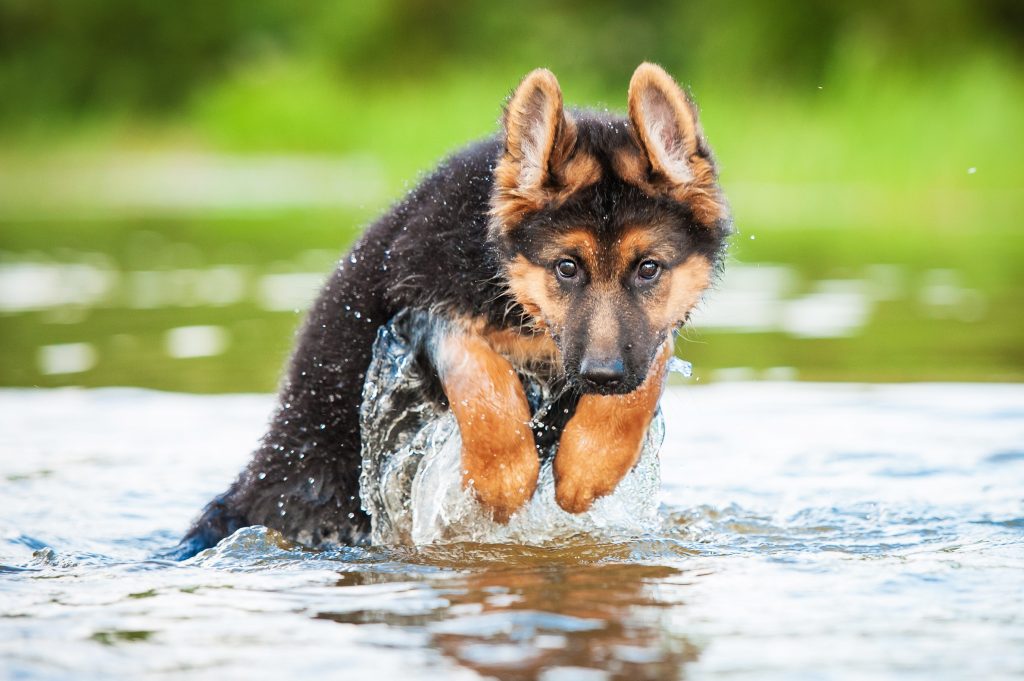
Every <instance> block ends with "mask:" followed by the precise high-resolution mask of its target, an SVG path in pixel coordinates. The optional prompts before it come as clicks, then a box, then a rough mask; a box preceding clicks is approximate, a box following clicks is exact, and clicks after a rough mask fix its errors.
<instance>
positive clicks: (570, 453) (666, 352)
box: [554, 339, 672, 513]
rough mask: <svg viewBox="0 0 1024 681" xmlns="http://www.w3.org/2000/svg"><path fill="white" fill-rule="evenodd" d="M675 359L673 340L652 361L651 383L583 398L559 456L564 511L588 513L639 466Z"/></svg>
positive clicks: (559, 486) (560, 498)
mask: <svg viewBox="0 0 1024 681" xmlns="http://www.w3.org/2000/svg"><path fill="white" fill-rule="evenodd" d="M671 356H672V341H671V339H670V340H668V341H666V342H665V343H664V344H663V345H662V347H661V349H660V350H659V351H658V354H657V356H656V357H655V358H654V361H653V362H652V363H651V368H650V369H649V370H648V373H647V379H646V380H645V381H644V382H643V384H641V386H640V387H639V388H637V389H636V390H634V391H633V392H631V393H627V394H625V395H584V396H582V397H581V398H580V401H579V404H578V405H577V407H576V413H575V414H574V415H573V417H572V419H571V420H570V421H569V423H568V424H567V425H566V426H565V430H564V431H562V438H561V440H560V442H559V444H558V454H557V455H555V464H554V469H555V500H556V501H558V505H559V506H561V507H562V508H563V509H565V510H566V511H568V512H569V513H582V512H583V511H586V510H588V509H589V508H590V506H591V505H592V504H593V503H594V500H595V499H597V498H598V497H603V496H605V495H606V494H609V493H611V492H612V491H613V490H614V489H615V487H616V485H618V484H619V482H620V481H621V480H622V478H624V477H625V476H626V473H628V472H629V471H630V470H631V469H632V468H633V466H634V465H635V464H636V462H637V459H638V458H639V457H640V449H641V447H642V446H643V441H644V436H645V435H646V434H647V428H648V427H649V426H650V425H651V419H653V418H654V412H655V410H656V409H657V407H658V400H659V399H660V398H661V394H662V392H663V391H664V389H665V375H666V373H667V367H668V359H669V357H671Z"/></svg>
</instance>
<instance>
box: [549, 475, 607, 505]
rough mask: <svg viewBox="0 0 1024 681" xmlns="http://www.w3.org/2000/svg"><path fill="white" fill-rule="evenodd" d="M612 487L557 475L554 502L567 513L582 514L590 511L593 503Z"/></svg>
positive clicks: (592, 481)
mask: <svg viewBox="0 0 1024 681" xmlns="http://www.w3.org/2000/svg"><path fill="white" fill-rule="evenodd" d="M613 489H614V486H612V487H611V488H608V487H607V485H602V484H599V483H598V482H597V481H595V480H588V479H583V478H581V477H578V476H572V475H558V473H557V471H556V479H555V501H556V502H558V505H559V506H560V507H561V508H562V510H564V511H566V512H568V513H584V512H586V511H589V510H590V507H591V506H593V505H594V501H595V500H596V499H598V498H600V497H603V496H605V495H607V494H609V493H610V492H611V491H612V490H613Z"/></svg>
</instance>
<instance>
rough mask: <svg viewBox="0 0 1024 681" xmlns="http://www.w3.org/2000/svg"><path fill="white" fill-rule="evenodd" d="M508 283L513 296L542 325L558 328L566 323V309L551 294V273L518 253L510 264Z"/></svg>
mask: <svg viewBox="0 0 1024 681" xmlns="http://www.w3.org/2000/svg"><path fill="white" fill-rule="evenodd" d="M508 284H509V289H510V290H511V291H512V296H513V297H514V298H515V299H516V302H518V303H519V304H520V305H522V306H523V309H525V310H526V313H527V314H529V315H530V316H531V317H533V318H534V319H535V320H536V321H537V323H538V324H539V325H540V326H541V327H542V328H544V327H547V326H548V325H553V326H555V327H556V328H559V327H561V326H562V325H563V324H564V323H565V309H564V307H563V306H561V305H559V304H558V303H557V301H556V300H555V298H554V296H552V294H551V284H552V281H551V273H550V272H549V271H548V269H547V268H546V267H541V266H540V265H535V264H533V263H532V262H530V261H529V260H527V259H526V257H525V256H522V255H518V256H516V258H515V260H513V261H512V263H511V264H510V265H509V266H508Z"/></svg>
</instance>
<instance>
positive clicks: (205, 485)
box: [0, 383, 1024, 681]
mask: <svg viewBox="0 0 1024 681" xmlns="http://www.w3.org/2000/svg"><path fill="white" fill-rule="evenodd" d="M663 406H664V413H665V422H666V439H665V444H664V446H663V449H662V461H661V464H662V465H661V470H662V478H663V485H662V493H661V495H662V496H661V502H662V508H661V511H660V514H659V517H660V521H659V522H658V523H654V524H652V526H651V527H650V528H649V529H648V530H647V531H645V532H641V533H633V534H616V533H614V532H607V533H604V534H602V535H596V536H572V537H560V538H557V539H554V540H551V539H548V540H546V541H545V543H543V544H540V545H535V546H528V545H513V544H487V543H473V544H467V543H456V544H446V545H435V546H426V547H419V548H410V547H390V548H389V547H366V548H348V549H340V550H337V551H328V552H312V551H306V550H303V549H301V548H299V547H296V546H290V545H288V544H287V543H285V542H283V541H280V540H279V539H278V538H275V537H274V536H273V534H268V533H267V532H266V531H265V530H263V529H261V528H253V529H248V530H242V531H240V532H239V533H237V534H236V535H235V536H233V537H231V538H229V539H227V540H225V541H224V542H222V543H221V545H220V546H218V547H217V548H215V549H212V550H209V551H207V552H204V553H202V554H200V555H199V556H197V557H196V558H194V559H192V560H189V561H185V562H183V563H174V562H169V561H164V560H160V559H157V558H154V556H155V555H156V554H157V553H158V552H159V551H160V550H161V549H162V548H165V547H168V546H170V545H172V544H173V543H174V542H175V541H176V540H177V538H178V537H179V536H180V534H181V533H182V532H183V530H184V529H185V527H186V526H187V524H188V522H189V521H190V519H191V518H192V517H193V516H194V515H195V514H196V513H197V511H198V510H199V508H200V507H201V506H202V504H203V503H205V501H207V500H208V499H209V498H210V497H211V496H212V495H213V494H215V493H217V492H219V491H221V490H222V489H223V488H224V487H225V485H226V484H227V483H228V482H229V481H230V479H231V478H232V477H233V476H234V475H235V473H236V472H237V470H238V469H239V467H240V466H241V465H242V464H243V463H244V462H245V460H246V459H247V457H248V452H249V450H250V449H251V448H252V446H253V445H254V443H255V441H256V439H257V438H258V437H259V436H260V434H261V431H262V428H263V424H264V422H265V420H266V418H267V415H268V414H269V412H270V409H271V407H272V398H271V397H270V396H266V395H222V396H192V395H181V394H170V393H157V392H149V391H142V390H127V389H105V390H78V389H64V390H56V391H46V390H8V391H3V392H0V431H2V432H3V433H4V438H3V442H2V444H0V476H2V477H0V508H2V509H3V512H2V513H0V658H2V660H3V664H2V665H0V676H4V677H7V678H18V679H22V678H27V679H37V678H61V679H64V678H76V679H93V678H95V679H110V678H132V679H147V678H152V679H158V678H175V677H186V676H187V677H188V678H218V679H220V678H240V677H243V676H244V677H246V678H276V679H280V678H301V677H303V676H315V677H317V678H335V677H337V678H370V677H372V678H403V679H418V678H445V679H447V678H481V677H493V678H501V679H544V680H547V681H551V680H559V679H611V678H621V679H645V678H652V679H653V678H659V679H660V678H681V677H685V678H693V679H726V678H729V679H732V678H736V679H773V678H785V679H794V678H795V679H800V678H807V679H819V678H824V679H833V678H835V679H857V678H886V677H890V678H891V677H900V678H919V679H962V678H1016V677H1019V676H1020V675H1021V674H1024V586H1022V584H1024V579H1022V575H1024V387H1021V386H1013V385H1003V386H992V385H940V384H925V385H915V386H885V385H878V386H862V385H815V384H800V383H755V384H751V383H724V384H718V385H714V386H706V387H700V386H694V387H689V388H680V389H672V390H670V391H669V393H668V394H667V395H666V397H665V400H664V403H663Z"/></svg>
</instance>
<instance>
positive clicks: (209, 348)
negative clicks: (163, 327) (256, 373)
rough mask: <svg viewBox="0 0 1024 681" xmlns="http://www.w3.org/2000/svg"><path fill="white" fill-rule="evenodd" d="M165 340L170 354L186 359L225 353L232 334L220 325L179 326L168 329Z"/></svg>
mask: <svg viewBox="0 0 1024 681" xmlns="http://www.w3.org/2000/svg"><path fill="white" fill-rule="evenodd" d="M164 340H165V346H166V348H167V354H168V355H170V356H171V357H175V358H177V359H186V358H189V357H212V356H214V355H219V354H221V353H223V352H224V351H225V350H226V349H227V347H228V342H229V341H230V336H229V335H228V332H227V329H225V328H223V327H220V326H179V327H177V328H174V329H171V330H170V331H168V332H167V333H166V334H165V336H164Z"/></svg>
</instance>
